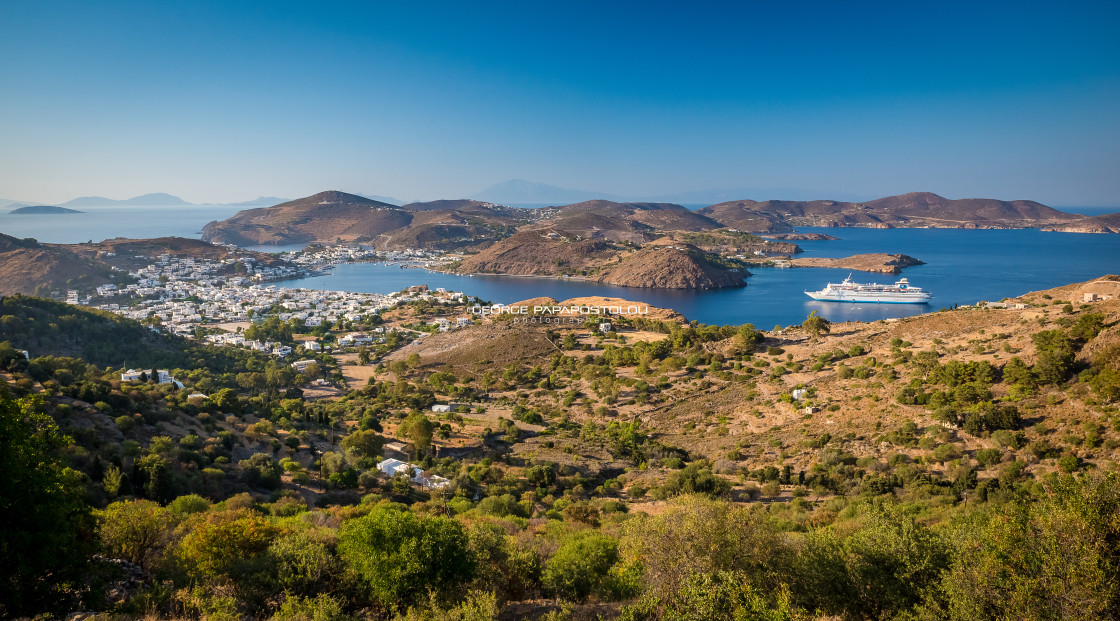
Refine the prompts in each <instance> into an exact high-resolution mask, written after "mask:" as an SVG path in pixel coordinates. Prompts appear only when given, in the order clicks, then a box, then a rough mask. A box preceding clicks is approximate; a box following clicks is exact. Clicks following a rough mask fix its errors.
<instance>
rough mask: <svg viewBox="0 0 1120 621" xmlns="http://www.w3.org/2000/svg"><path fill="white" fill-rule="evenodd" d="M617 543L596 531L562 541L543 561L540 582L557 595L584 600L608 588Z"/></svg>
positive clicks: (615, 560) (616, 554)
mask: <svg viewBox="0 0 1120 621" xmlns="http://www.w3.org/2000/svg"><path fill="white" fill-rule="evenodd" d="M618 558H619V556H618V542H617V541H615V540H614V539H612V538H611V537H608V536H607V535H603V534H600V533H597V532H585V533H581V534H578V535H576V536H574V537H572V538H570V539H568V540H567V541H565V542H564V543H563V544H562V545H561V546H560V548H559V549H558V550H556V554H555V555H553V557H552V558H550V559H549V560H548V562H547V563H545V566H544V572H543V574H542V575H541V582H542V583H543V584H544V587H545V588H546V589H547V590H548V591H549V592H551V593H552V594H553V595H555V596H557V597H562V598H564V599H569V600H574V601H583V600H585V599H587V597H588V596H590V595H591V594H592V593H598V594H600V595H602V594H604V593H605V592H606V591H608V589H609V585H608V584H607V583H608V576H609V574H610V569H611V567H612V566H614V564H615V563H617V562H618Z"/></svg>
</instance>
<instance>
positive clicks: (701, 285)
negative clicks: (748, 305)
mask: <svg viewBox="0 0 1120 621" xmlns="http://www.w3.org/2000/svg"><path fill="white" fill-rule="evenodd" d="M705 256H706V255H704V254H703V253H701V252H699V251H698V250H696V249H691V248H687V247H677V246H653V247H649V248H643V249H641V250H638V251H636V252H633V253H630V254H629V255H627V256H626V257H624V258H623V259H622V261H621V262H620V263H618V264H617V265H614V266H611V267H610V268H608V269H606V270H605V271H604V272H603V273H602V274H601V275H600V276H599V277H598V278H597V280H598V281H599V282H602V283H607V284H611V285H621V286H623V287H644V288H658V289H722V288H725V287H741V286H743V285H744V284H745V283H744V282H743V279H744V278H745V277H747V276H749V275H750V273H749V272H747V271H746V270H733V269H727V268H724V267H720V266H718V265H715V264H713V263H711V262H710V261H708V260H706V258H705Z"/></svg>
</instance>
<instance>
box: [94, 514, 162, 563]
mask: <svg viewBox="0 0 1120 621" xmlns="http://www.w3.org/2000/svg"><path fill="white" fill-rule="evenodd" d="M169 509H170V507H169ZM169 509H164V508H163V507H161V506H159V504H158V503H155V502H152V501H150V500H126V501H122V502H114V503H113V504H111V505H109V506H108V507H106V508H105V510H103V511H98V512H96V517H97V519H98V535H100V538H101V548H102V550H104V552H105V555H106V556H109V557H110V558H123V559H125V560H128V561H131V562H133V563H136V564H137V565H139V566H141V567H143V568H144V569H148V570H150V569H152V568H154V567H155V565H156V563H157V562H158V561H159V560H160V559H161V558H162V557H163V554H164V550H165V548H166V546H167V545H168V544H169V543H170V542H171V534H172V530H173V529H174V528H175V520H174V517H173V515H172V514H171V513H172V512H173V511H174V510H171V511H169Z"/></svg>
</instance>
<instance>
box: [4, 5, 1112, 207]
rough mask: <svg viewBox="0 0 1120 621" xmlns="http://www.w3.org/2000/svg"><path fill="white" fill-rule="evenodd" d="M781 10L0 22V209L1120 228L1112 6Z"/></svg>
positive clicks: (65, 12)
mask: <svg viewBox="0 0 1120 621" xmlns="http://www.w3.org/2000/svg"><path fill="white" fill-rule="evenodd" d="M777 4H778V3H748V2H711V3H690V4H689V5H687V6H686V5H685V4H684V3H675V2H674V3H670V2H624V1H617V2H580V1H568V2H562V3H560V2H557V3H530V2H482V3H465V2H447V3H444V2H411V3H410V2H392V3H390V2H354V3H309V2H308V3H288V2H282V1H276V2H262V3H256V4H255V3H248V2H206V1H195V2H189V3H187V2H143V3H115V2H72V3H64V2H52V1H41V2H17V1H15V0H0V85H2V88H0V91H2V93H3V94H2V96H0V197H3V198H10V199H22V200H38V201H45V202H61V201H64V200H67V199H69V198H73V197H75V196H79V195H91V194H96V195H103V196H109V197H112V198H125V197H129V196H133V195H136V194H142V193H146V192H170V193H172V194H176V195H179V196H181V197H183V198H185V199H187V200H190V201H195V202H223V201H238V200H247V199H251V198H255V197H256V196H258V195H262V194H265V195H275V196H289V197H294V196H303V195H306V194H310V193H313V192H316V191H320V190H323V189H343V190H348V191H356V192H366V193H375V194H381V195H390V196H397V197H400V198H403V199H414V198H423V199H429V198H437V197H443V198H450V197H458V196H465V195H468V194H472V193H474V192H477V191H479V190H481V189H483V188H485V187H487V186H489V185H491V184H494V183H497V182H501V181H505V180H508V179H513V178H521V179H530V180H534V181H540V182H545V183H550V184H553V185H558V186H562V187H570V188H581V189H592V190H598V191H602V192H606V193H611V194H616V195H638V196H649V195H657V194H666V193H672V192H681V191H688V190H698V189H716V188H796V189H798V190H801V191H804V192H807V193H809V194H815V195H819V197H820V198H829V197H830V196H833V195H839V194H845V195H858V196H866V197H875V196H884V195H889V194H896V193H901V192H907V191H917V190H922V191H933V192H937V193H940V194H942V195H945V196H949V197H952V198H963V197H973V196H982V197H993V198H1003V199H1017V198H1029V199H1035V200H1039V201H1042V202H1045V203H1048V204H1053V205H1120V174H1117V171H1118V170H1120V115H1118V114H1117V112H1118V111H1120V38H1118V37H1116V36H1115V34H1114V32H1112V30H1114V29H1115V26H1116V24H1117V23H1120V8H1118V5H1117V3H1115V2H1074V3H1071V4H1063V5H1061V6H1058V4H1057V3H1045V4H1043V3H1032V2H1016V3H1004V2H990V3H975V2H970V3H954V2H939V3H929V4H922V5H916V4H915V3H906V2H897V1H895V2H882V3H873V2H822V3H811V2H803V3H797V4H796V5H791V6H790V7H779V6H777ZM742 198H754V199H766V198H781V196H766V195H756V196H744V197H742Z"/></svg>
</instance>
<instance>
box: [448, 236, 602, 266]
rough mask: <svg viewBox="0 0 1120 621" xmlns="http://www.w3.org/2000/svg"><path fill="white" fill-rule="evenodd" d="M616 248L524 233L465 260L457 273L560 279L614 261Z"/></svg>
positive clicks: (596, 243)
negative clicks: (564, 275)
mask: <svg viewBox="0 0 1120 621" xmlns="http://www.w3.org/2000/svg"><path fill="white" fill-rule="evenodd" d="M617 254H618V250H616V249H615V247H614V246H613V245H612V244H610V243H608V242H607V241H605V240H602V239H584V240H578V241H577V240H576V239H575V238H574V236H572V235H571V234H568V233H554V234H553V235H552V236H549V235H546V234H542V233H540V232H537V231H523V232H521V233H517V234H516V235H514V236H512V237H509V238H506V239H503V240H502V241H500V242H497V243H496V244H494V245H493V246H490V247H489V248H487V249H485V250H483V251H482V252H480V253H478V254H476V255H474V256H470V257H467V258H466V259H464V260H463V263H462V264H461V265H460V266H459V268H458V271H459V272H460V273H467V274H470V273H479V274H512V275H520V276H539V275H540V276H559V275H562V274H581V273H583V272H584V271H586V270H588V269H591V268H593V267H596V266H598V265H601V264H602V263H604V262H605V261H607V260H610V259H613V258H614V257H615V256H616V255H617Z"/></svg>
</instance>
